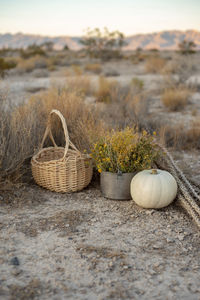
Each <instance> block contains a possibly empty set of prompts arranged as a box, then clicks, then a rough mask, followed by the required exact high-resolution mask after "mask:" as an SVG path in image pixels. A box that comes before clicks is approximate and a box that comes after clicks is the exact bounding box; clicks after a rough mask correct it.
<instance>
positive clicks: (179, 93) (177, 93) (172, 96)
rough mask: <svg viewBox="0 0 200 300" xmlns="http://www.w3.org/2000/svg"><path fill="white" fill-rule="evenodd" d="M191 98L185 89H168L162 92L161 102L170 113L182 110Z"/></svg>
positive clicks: (188, 91) (189, 92)
mask: <svg viewBox="0 0 200 300" xmlns="http://www.w3.org/2000/svg"><path fill="white" fill-rule="evenodd" d="M190 96H191V90H189V89H188V88H186V87H183V88H181V87H178V88H170V89H166V90H164V92H163V94H162V95H161V101H162V103H163V104H164V106H166V107H167V108H168V109H169V110H170V111H177V110H180V109H183V108H184V107H185V106H186V104H187V103H188V99H189V97H190Z"/></svg>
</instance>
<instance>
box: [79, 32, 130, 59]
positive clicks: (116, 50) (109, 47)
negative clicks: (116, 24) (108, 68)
mask: <svg viewBox="0 0 200 300" xmlns="http://www.w3.org/2000/svg"><path fill="white" fill-rule="evenodd" d="M80 42H81V43H82V44H83V45H84V46H85V49H86V53H87V54H89V56H90V57H91V58H100V59H102V60H109V59H111V58H121V57H122V54H121V48H122V46H124V45H125V41H124V35H123V33H121V32H119V31H112V32H109V31H108V29H107V28H104V31H103V32H101V31H100V29H99V28H95V29H94V30H90V29H89V30H88V31H87V34H86V36H85V37H84V38H83V39H82V40H81V41H80Z"/></svg>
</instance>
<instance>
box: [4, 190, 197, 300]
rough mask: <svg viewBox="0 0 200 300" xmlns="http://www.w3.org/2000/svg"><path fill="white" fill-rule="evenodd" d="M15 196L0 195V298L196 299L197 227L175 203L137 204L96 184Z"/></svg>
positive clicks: (27, 191)
mask: <svg viewBox="0 0 200 300" xmlns="http://www.w3.org/2000/svg"><path fill="white" fill-rule="evenodd" d="M14 196H15V199H16V200H15V201H13V200H12V205H11V204H9V203H7V204H5V202H6V201H7V200H6V198H4V199H3V197H5V195H3V196H1V206H0V240H1V244H0V299H5V300H7V299H16V300H22V299H85V300H86V299H87V300H90V299H91V300H94V299H101V300H103V299H162V300H163V299H170V300H171V299H176V300H177V299H181V300H182V299H187V300H188V299H190V300H193V299H194V300H197V299H200V285H199V282H200V256H199V247H200V243H199V241H200V233H199V231H198V229H197V227H196V226H195V225H194V224H193V223H192V221H191V219H190V218H189V217H188V216H187V215H186V214H185V213H184V212H183V211H182V210H181V208H179V207H178V206H176V205H175V203H173V204H172V205H171V206H169V207H168V208H165V209H162V210H159V211H156V210H143V209H140V208H139V207H137V206H136V205H135V204H134V203H133V202H132V201H113V200H107V199H105V198H103V197H102V196H101V193H100V191H99V187H98V186H97V187H94V186H91V187H90V188H88V189H86V190H84V191H82V192H79V193H75V194H66V195H65V194H57V193H52V192H49V191H46V190H44V189H42V188H39V187H36V186H29V187H27V188H25V189H24V191H23V192H22V191H21V190H18V191H17V190H16V191H15V193H14ZM22 196H23V197H22ZM22 198H23V200H22ZM19 199H21V200H19ZM20 201H21V202H20ZM15 257H17V259H18V261H16V258H15ZM18 263H19V265H15V264H18Z"/></svg>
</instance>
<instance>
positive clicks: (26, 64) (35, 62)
mask: <svg viewBox="0 0 200 300" xmlns="http://www.w3.org/2000/svg"><path fill="white" fill-rule="evenodd" d="M46 67H47V62H46V58H44V57H41V56H39V55H36V56H34V57H31V58H29V59H20V60H19V62H18V65H17V71H18V72H19V73H25V72H32V71H33V70H34V69H41V68H46Z"/></svg>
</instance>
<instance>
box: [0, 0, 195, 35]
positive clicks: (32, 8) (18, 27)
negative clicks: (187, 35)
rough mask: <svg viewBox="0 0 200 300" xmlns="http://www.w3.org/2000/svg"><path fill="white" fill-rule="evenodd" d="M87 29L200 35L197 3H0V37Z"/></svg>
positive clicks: (25, 0)
mask: <svg viewBox="0 0 200 300" xmlns="http://www.w3.org/2000/svg"><path fill="white" fill-rule="evenodd" d="M88 27H90V28H91V29H93V28H96V27H98V28H100V29H103V27H107V28H108V29H109V30H110V31H111V30H119V31H121V32H123V33H124V34H125V35H132V34H138V33H150V32H158V31H163V30H174V29H177V30H188V29H194V30H198V31H200V0H98V1H96V0H0V33H8V32H10V33H18V32H22V33H29V34H41V35H49V36H58V35H69V36H81V35H83V34H84V32H85V30H86V29H87V28H88Z"/></svg>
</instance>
